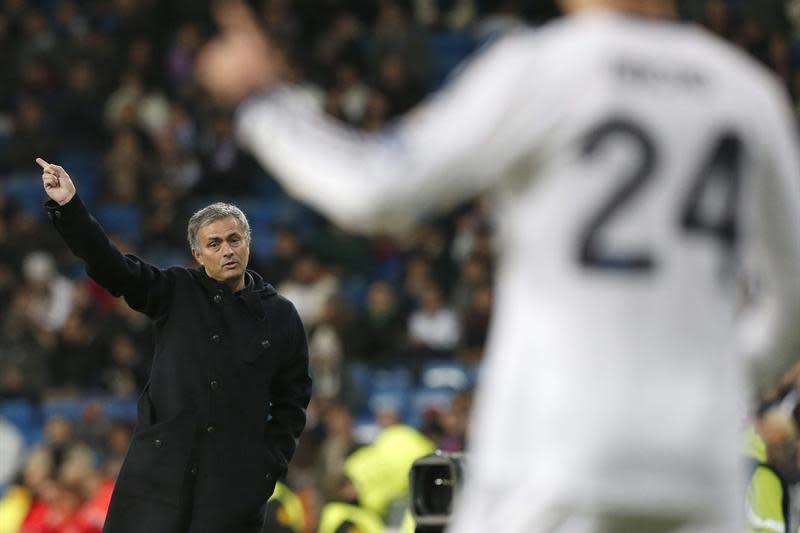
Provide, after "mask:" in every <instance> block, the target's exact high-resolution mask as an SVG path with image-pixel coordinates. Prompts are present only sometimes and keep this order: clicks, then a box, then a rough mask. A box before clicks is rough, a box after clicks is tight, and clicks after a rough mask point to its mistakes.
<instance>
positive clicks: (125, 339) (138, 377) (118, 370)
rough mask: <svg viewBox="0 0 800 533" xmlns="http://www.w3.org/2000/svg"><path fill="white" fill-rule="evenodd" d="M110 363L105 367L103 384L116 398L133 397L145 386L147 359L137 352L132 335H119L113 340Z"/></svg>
mask: <svg viewBox="0 0 800 533" xmlns="http://www.w3.org/2000/svg"><path fill="white" fill-rule="evenodd" d="M110 355H111V357H110V361H109V364H108V365H107V366H106V367H105V369H104V372H103V376H102V378H101V379H102V383H103V386H104V388H105V389H106V390H108V391H109V392H111V393H112V394H114V395H115V396H123V397H124V396H131V395H133V394H135V393H136V392H137V391H138V390H141V387H143V386H144V383H145V376H146V374H147V372H148V371H149V369H148V368H146V366H145V358H144V357H143V356H142V354H141V353H140V352H139V351H138V350H137V348H136V344H135V343H134V342H133V339H132V338H131V336H130V335H127V334H125V333H119V334H117V335H115V336H114V337H113V338H112V339H111V345H110Z"/></svg>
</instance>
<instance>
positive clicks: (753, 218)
mask: <svg viewBox="0 0 800 533" xmlns="http://www.w3.org/2000/svg"><path fill="white" fill-rule="evenodd" d="M770 104H771V105H766V106H764V109H762V113H763V115H762V116H763V117H764V121H765V129H764V130H763V132H762V145H761V150H760V154H761V156H760V158H759V160H758V161H757V165H758V167H757V169H756V173H755V175H754V176H753V178H754V179H753V180H752V181H751V182H750V183H749V184H748V185H746V194H745V198H746V199H747V200H746V201H747V203H746V205H745V209H744V212H745V216H746V223H747V224H746V227H749V228H750V230H749V231H746V232H745V237H746V238H745V242H744V245H745V257H744V261H745V265H746V268H748V267H749V268H751V269H752V271H755V272H757V276H758V277H757V288H758V290H757V291H756V298H755V299H756V302H757V303H756V305H754V306H752V308H751V309H749V310H748V312H747V315H748V316H746V318H747V321H746V323H745V326H746V327H745V328H744V330H743V331H744V332H745V338H744V341H745V347H746V351H747V353H748V354H749V355H756V356H761V355H772V356H773V357H772V358H770V359H771V361H770V360H769V359H768V360H767V361H764V362H762V364H766V365H767V366H762V371H763V372H766V374H764V375H763V376H762V377H764V378H766V379H770V378H769V376H770V375H775V374H776V373H778V372H781V371H782V370H785V368H782V367H783V366H784V365H783V363H784V361H786V359H785V358H786V357H789V356H793V355H794V354H793V353H792V352H793V351H794V350H795V349H797V348H798V341H800V336H799V335H798V334H799V333H800V330H798V328H797V324H798V323H799V322H800V153H798V150H800V139H798V135H797V125H796V124H795V122H794V118H793V117H794V114H793V113H792V112H791V109H790V107H789V102H788V99H787V97H786V95H785V93H784V91H783V90H781V89H779V88H778V87H777V84H775V86H774V87H773V91H772V101H771V102H770ZM775 356H778V357H777V358H776V357H775ZM768 367H772V370H769V369H768Z"/></svg>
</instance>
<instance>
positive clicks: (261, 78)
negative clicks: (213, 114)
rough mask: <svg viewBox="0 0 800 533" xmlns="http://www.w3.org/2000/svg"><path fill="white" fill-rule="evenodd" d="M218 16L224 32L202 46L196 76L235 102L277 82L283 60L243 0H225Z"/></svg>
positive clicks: (225, 100)
mask: <svg viewBox="0 0 800 533" xmlns="http://www.w3.org/2000/svg"><path fill="white" fill-rule="evenodd" d="M215 18H216V20H217V24H218V25H219V26H220V29H221V30H222V33H221V34H220V35H219V36H218V37H216V38H215V39H214V40H212V41H211V42H210V43H208V44H207V45H205V46H204V47H203V49H202V50H201V52H200V55H199V57H198V60H197V66H196V70H195V76H196V77H197V81H198V82H199V83H200V85H201V86H202V87H203V88H205V89H206V90H207V91H208V92H209V93H210V94H211V95H212V96H213V97H214V98H215V99H216V100H217V101H218V102H220V103H221V104H224V105H231V106H235V105H238V104H239V103H241V102H242V100H244V99H245V98H247V97H248V96H250V95H251V94H253V93H255V92H257V91H260V90H264V89H268V88H270V87H272V86H273V85H274V84H275V83H277V81H278V78H279V75H278V71H279V70H280V65H281V61H280V58H279V54H278V53H277V51H276V50H275V49H274V48H273V47H272V46H271V45H270V43H269V41H268V40H267V38H266V36H265V35H264V33H263V32H262V31H261V29H260V28H259V26H258V22H257V21H256V17H255V14H254V13H253V12H252V10H251V9H250V8H249V7H248V6H246V5H245V4H244V3H243V2H241V1H239V0H226V1H223V2H221V3H220V4H218V5H217V7H216V9H215Z"/></svg>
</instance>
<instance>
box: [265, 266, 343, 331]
mask: <svg viewBox="0 0 800 533" xmlns="http://www.w3.org/2000/svg"><path fill="white" fill-rule="evenodd" d="M338 286H339V281H338V279H336V278H335V277H334V276H332V275H330V274H329V273H328V272H326V271H325V270H324V269H323V268H322V266H321V265H320V264H319V261H317V259H316V258H315V257H314V256H312V255H309V254H305V255H301V256H300V257H298V258H297V260H296V261H295V262H294V264H293V265H292V270H291V274H290V275H289V278H288V279H287V280H286V281H284V282H283V283H281V284H280V286H279V287H278V292H280V293H281V294H282V295H283V296H284V297H285V298H287V299H288V300H289V301H291V302H292V303H294V306H295V307H296V308H297V313H298V314H299V315H300V318H301V319H302V320H303V324H304V325H305V327H306V328H307V329H310V328H311V327H312V326H314V324H316V323H317V320H319V318H320V314H321V313H322V309H323V307H324V305H325V302H327V301H328V299H330V297H331V296H333V295H334V294H335V293H336V290H337V288H338Z"/></svg>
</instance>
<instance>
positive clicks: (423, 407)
mask: <svg viewBox="0 0 800 533" xmlns="http://www.w3.org/2000/svg"><path fill="white" fill-rule="evenodd" d="M452 403H453V389H452V388H449V387H437V388H433V387H418V388H416V389H414V391H413V392H412V394H411V399H410V402H409V406H408V407H409V409H408V416H407V417H406V420H407V422H408V423H409V425H412V426H414V427H420V426H421V425H422V422H423V420H424V416H425V413H427V412H429V411H431V410H433V411H437V412H440V413H443V412H445V411H447V410H448V409H450V405H451V404H452Z"/></svg>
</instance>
